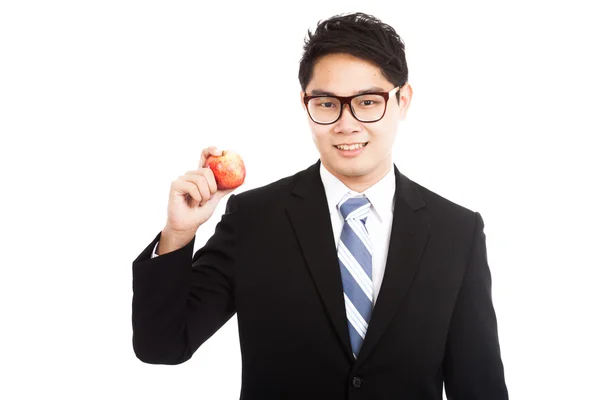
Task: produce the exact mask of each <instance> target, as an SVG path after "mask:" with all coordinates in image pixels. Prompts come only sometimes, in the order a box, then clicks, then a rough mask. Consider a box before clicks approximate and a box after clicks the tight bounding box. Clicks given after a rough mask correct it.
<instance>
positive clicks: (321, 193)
mask: <svg viewBox="0 0 600 400" xmlns="http://www.w3.org/2000/svg"><path fill="white" fill-rule="evenodd" d="M319 167H320V161H318V162H317V163H315V164H314V165H312V166H310V167H309V168H308V169H307V170H305V171H304V172H302V173H300V174H298V179H297V182H296V185H295V186H294V189H293V191H292V196H291V198H290V201H289V202H288V205H287V213H288V216H289V218H290V221H291V223H292V226H293V227H294V231H295V232H296V237H297V239H298V243H299V244H300V247H301V249H302V252H303V254H304V257H305V261H306V264H307V266H308V269H309V271H310V274H311V276H312V278H313V281H314V283H315V286H316V288H317V290H318V292H319V295H320V297H321V300H322V302H323V305H324V307H325V310H326V311H327V313H328V316H329V318H330V320H331V323H332V325H333V327H334V329H335V331H336V333H337V335H338V337H339V340H340V343H341V344H342V347H343V349H344V352H345V353H346V356H347V357H348V359H349V360H350V361H351V362H354V356H353V355H352V347H351V345H350V336H349V332H348V322H347V319H346V306H345V304H344V296H343V293H344V289H343V286H342V276H341V273H340V267H339V262H338V259H337V251H336V248H335V241H334V239H333V231H332V228H331V217H330V215H329V210H328V206H327V197H326V195H325V189H324V187H323V183H322V181H321V177H320V174H319ZM394 172H395V178H396V192H395V198H394V213H393V221H392V231H391V235H390V244H389V250H388V257H387V262H386V268H385V273H384V277H383V282H382V286H381V289H380V291H379V296H378V298H377V302H376V304H375V308H374V309H373V313H372V315H371V320H370V322H369V327H368V329H367V334H366V336H365V340H364V342H363V345H362V347H361V350H360V352H359V355H358V359H357V360H356V365H355V367H358V365H359V364H360V363H362V362H363V361H364V360H365V359H366V358H367V356H368V355H369V354H370V353H371V352H372V350H373V349H374V347H375V346H376V344H377V342H378V341H379V339H380V338H381V336H382V335H383V333H384V332H385V330H386V329H387V327H388V326H389V324H390V322H391V320H392V318H393V317H394V315H395V314H396V312H397V311H398V309H399V308H400V305H401V304H402V301H403V299H404V298H405V297H406V295H407V294H408V291H409V289H410V286H411V284H412V281H413V279H414V276H415V273H416V271H417V267H418V263H419V259H420V256H421V253H422V251H423V248H424V246H425V243H426V241H427V235H428V232H429V228H430V225H431V223H430V222H431V217H430V214H429V213H428V211H427V209H426V207H425V202H424V201H423V199H422V198H421V195H420V194H419V191H418V189H417V188H416V186H415V185H414V184H413V183H412V182H411V181H410V180H409V179H408V178H407V177H406V176H404V175H403V174H401V173H400V171H398V169H397V168H396V167H395V166H394Z"/></svg>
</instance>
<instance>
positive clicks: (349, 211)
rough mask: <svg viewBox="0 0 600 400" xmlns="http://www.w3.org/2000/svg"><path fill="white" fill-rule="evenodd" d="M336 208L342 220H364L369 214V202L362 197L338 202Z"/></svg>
mask: <svg viewBox="0 0 600 400" xmlns="http://www.w3.org/2000/svg"><path fill="white" fill-rule="evenodd" d="M338 207H339V209H340V212H341V213H342V217H344V220H348V219H364V218H366V217H367V214H369V208H371V202H370V201H369V199H367V198H366V197H364V196H361V197H348V198H347V199H344V200H342V201H340V203H339V204H338Z"/></svg>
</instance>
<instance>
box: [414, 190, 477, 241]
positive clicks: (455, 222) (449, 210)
mask: <svg viewBox="0 0 600 400" xmlns="http://www.w3.org/2000/svg"><path fill="white" fill-rule="evenodd" d="M406 179H407V180H408V181H409V182H410V183H409V185H410V186H412V188H413V190H414V191H416V192H417V193H419V195H420V197H421V199H422V202H423V203H424V204H425V208H426V209H427V212H428V213H429V214H430V215H431V216H432V218H433V221H436V222H437V225H438V226H439V225H442V226H445V227H446V228H449V229H450V230H456V229H461V230H463V229H466V230H467V231H472V230H473V229H474V228H475V225H476V223H477V220H478V219H479V220H481V215H480V214H479V212H477V211H475V210H472V209H470V208H467V207H465V206H463V205H462V204H459V203H458V202H456V201H454V200H453V199H450V198H448V197H446V196H445V195H443V194H440V193H439V192H437V191H434V190H433V189H431V188H429V187H425V186H423V185H421V184H419V183H418V182H415V181H413V180H411V179H409V178H406ZM480 223H481V224H482V222H480Z"/></svg>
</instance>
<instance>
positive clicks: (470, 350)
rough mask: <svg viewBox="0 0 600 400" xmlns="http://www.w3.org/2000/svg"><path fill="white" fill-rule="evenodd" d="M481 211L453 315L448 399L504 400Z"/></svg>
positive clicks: (446, 363) (447, 367) (446, 376)
mask: <svg viewBox="0 0 600 400" xmlns="http://www.w3.org/2000/svg"><path fill="white" fill-rule="evenodd" d="M483 227H484V223H483V219H482V217H481V215H480V214H479V213H478V212H476V213H475V229H474V233H473V240H472V244H471V251H470V256H469V261H468V263H467V266H466V269H465V272H464V276H463V281H462V284H461V287H460V290H459V293H458V298H457V300H456V304H455V307H454V311H453V314H452V319H451V322H450V328H449V332H448V337H447V343H446V351H445V355H444V363H443V370H444V371H443V372H444V381H445V387H446V396H447V398H448V400H507V399H508V392H507V388H506V384H505V380H504V367H503V364H502V360H501V357H500V345H499V342H498V329H497V322H496V314H495V312H494V307H493V305H492V293H491V274H490V269H489V266H488V261H487V250H486V243H485V241H486V238H485V233H484V231H483Z"/></svg>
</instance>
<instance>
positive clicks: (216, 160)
mask: <svg viewBox="0 0 600 400" xmlns="http://www.w3.org/2000/svg"><path fill="white" fill-rule="evenodd" d="M206 166H207V167H208V168H210V169H211V170H212V172H213V174H214V175H215V181H217V188H218V189H220V190H224V189H234V188H236V187H238V186H240V185H241V184H242V183H244V179H245V178H246V167H245V166H244V160H242V157H241V156H240V155H239V154H238V153H236V152H235V151H230V150H224V151H223V152H222V155H220V156H213V155H210V156H208V158H207V159H206Z"/></svg>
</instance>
